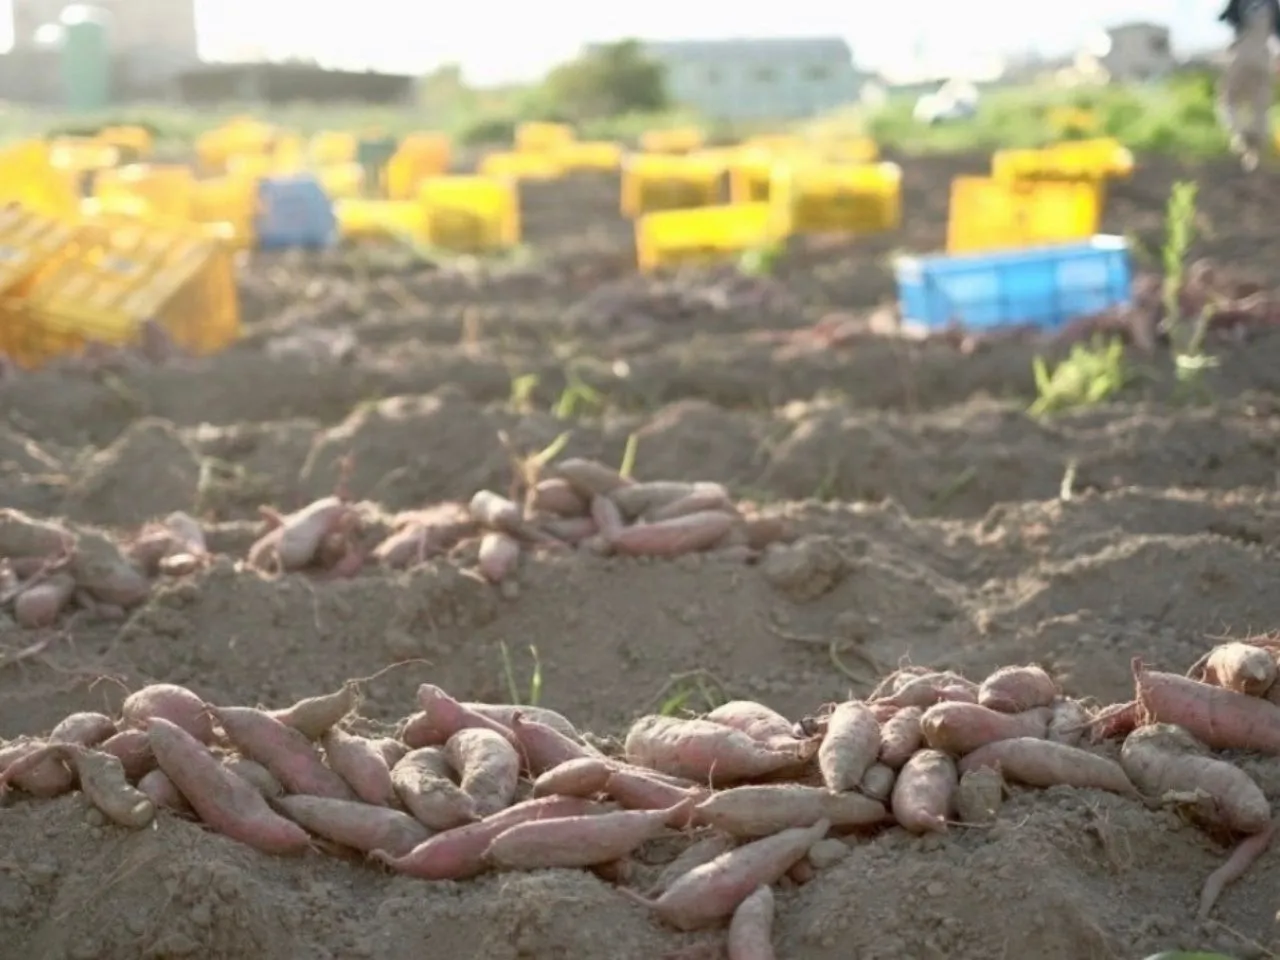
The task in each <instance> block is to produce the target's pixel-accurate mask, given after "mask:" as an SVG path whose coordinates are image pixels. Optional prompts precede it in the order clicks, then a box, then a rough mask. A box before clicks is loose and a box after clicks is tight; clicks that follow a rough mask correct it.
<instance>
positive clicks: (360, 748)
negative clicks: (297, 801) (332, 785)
mask: <svg viewBox="0 0 1280 960" xmlns="http://www.w3.org/2000/svg"><path fill="white" fill-rule="evenodd" d="M320 743H321V745H322V746H323V747H324V755H325V758H326V759H327V760H328V761H329V767H330V769H332V770H333V772H334V773H336V774H337V775H338V776H340V777H341V778H342V779H343V781H344V782H345V783H346V784H347V786H348V787H350V788H351V791H352V793H354V794H355V795H356V796H357V797H358V798H359V799H360V800H362V801H364V802H365V803H368V804H373V805H374V806H377V807H389V806H391V804H392V803H394V802H395V798H396V791H395V788H394V787H393V786H392V785H391V768H390V767H389V766H387V761H386V758H385V757H384V756H383V754H382V751H381V750H380V749H379V748H378V745H377V744H376V743H375V742H374V741H372V740H369V739H367V738H365V737H358V736H355V735H354V734H350V733H347V732H346V731H345V730H340V729H338V728H337V727H333V728H332V729H330V730H329V731H328V732H327V733H325V735H324V736H323V737H321V738H320ZM303 826H306V824H303Z"/></svg>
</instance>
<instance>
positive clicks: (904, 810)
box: [891, 750, 960, 834]
mask: <svg viewBox="0 0 1280 960" xmlns="http://www.w3.org/2000/svg"><path fill="white" fill-rule="evenodd" d="M959 783H960V777H959V774H958V773H957V771H956V765H955V761H953V760H952V759H951V758H950V757H949V756H947V755H946V754H945V753H943V752H942V751H940V750H920V751H918V752H917V753H916V754H915V756H913V757H912V758H911V759H910V760H908V761H907V763H906V766H904V767H903V768H902V769H901V770H899V771H898V779H897V781H896V782H895V783H894V785H893V797H892V801H891V805H892V808H893V816H894V819H895V820H897V821H898V823H899V825H901V826H902V827H903V828H904V829H906V830H908V831H910V832H911V833H916V834H922V833H940V832H942V831H944V830H946V829H947V820H948V818H949V817H950V816H951V811H952V810H953V809H954V807H955V797H956V788H957V787H958V786H959Z"/></svg>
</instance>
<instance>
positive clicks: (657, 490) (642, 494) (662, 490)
mask: <svg viewBox="0 0 1280 960" xmlns="http://www.w3.org/2000/svg"><path fill="white" fill-rule="evenodd" d="M696 489H697V486H696V484H693V483H687V482H685V481H683V480H650V481H647V482H645V483H633V484H631V485H630V486H624V487H620V488H618V489H616V490H611V491H608V492H607V494H606V495H607V496H608V497H609V499H610V500H612V501H613V502H614V504H616V505H617V507H618V510H619V511H621V513H622V516H623V517H624V518H626V519H627V520H628V521H631V520H635V519H637V518H638V517H640V516H642V515H644V514H646V513H649V512H651V511H653V510H660V509H661V508H663V507H665V506H667V505H668V504H672V503H675V502H676V501H678V500H683V499H684V498H685V497H687V496H689V495H690V494H691V493H693V492H694V490H696Z"/></svg>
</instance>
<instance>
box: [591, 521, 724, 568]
mask: <svg viewBox="0 0 1280 960" xmlns="http://www.w3.org/2000/svg"><path fill="white" fill-rule="evenodd" d="M736 523H737V518H736V517H733V516H730V515H729V514H727V513H721V512H720V511H718V510H703V511H700V512H698V513H690V514H687V515H685V516H683V517H676V518H675V519H673V520H662V521H660V522H658V523H643V524H637V525H635V526H631V527H625V528H623V529H622V530H620V531H619V532H618V533H617V534H615V535H614V536H613V537H612V539H610V540H609V541H608V542H609V545H610V546H611V547H612V548H613V550H614V552H615V553H619V554H622V555H623V556H628V557H680V556H684V555H685V554H686V553H698V552H700V551H703V550H710V549H712V548H713V547H715V546H716V545H717V544H719V543H720V542H721V541H722V540H724V539H725V537H727V536H728V535H729V532H730V531H731V530H733V528H734V525H735V524H736Z"/></svg>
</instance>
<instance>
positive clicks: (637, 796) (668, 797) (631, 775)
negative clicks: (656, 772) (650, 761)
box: [604, 765, 710, 810]
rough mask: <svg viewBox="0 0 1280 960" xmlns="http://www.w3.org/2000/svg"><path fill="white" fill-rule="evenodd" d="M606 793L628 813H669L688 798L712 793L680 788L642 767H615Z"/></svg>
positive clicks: (703, 790) (694, 788) (699, 789)
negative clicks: (640, 811) (653, 811)
mask: <svg viewBox="0 0 1280 960" xmlns="http://www.w3.org/2000/svg"><path fill="white" fill-rule="evenodd" d="M604 793H605V795H606V796H608V797H610V798H612V799H613V800H616V801H617V802H618V804H619V805H620V806H623V807H625V808H627V809H628V810H666V809H668V808H670V807H673V806H675V805H676V804H678V803H679V802H680V801H681V800H684V799H685V798H687V797H692V798H694V799H695V800H702V799H705V798H706V797H707V796H708V795H709V794H710V791H708V790H707V789H706V788H705V787H698V786H693V787H682V786H677V785H676V784H674V783H668V782H667V781H665V780H661V779H659V778H658V777H654V776H650V775H649V773H647V772H646V771H644V770H642V769H640V768H638V767H629V766H618V765H613V766H612V771H611V773H610V774H609V779H608V780H606V781H605V784H604Z"/></svg>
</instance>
